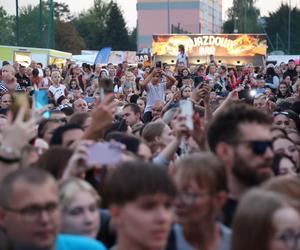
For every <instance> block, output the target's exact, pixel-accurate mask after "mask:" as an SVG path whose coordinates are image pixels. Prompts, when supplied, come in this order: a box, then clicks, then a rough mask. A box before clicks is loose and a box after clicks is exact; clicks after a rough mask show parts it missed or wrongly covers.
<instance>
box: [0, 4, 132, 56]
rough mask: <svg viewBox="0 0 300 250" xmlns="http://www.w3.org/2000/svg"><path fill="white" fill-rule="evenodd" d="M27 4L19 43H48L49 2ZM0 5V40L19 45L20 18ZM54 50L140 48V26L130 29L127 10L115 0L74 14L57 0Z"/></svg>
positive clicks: (21, 22)
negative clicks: (137, 46)
mask: <svg viewBox="0 0 300 250" xmlns="http://www.w3.org/2000/svg"><path fill="white" fill-rule="evenodd" d="M41 9H42V15H41V21H40V5H39V4H37V5H35V6H34V5H27V6H26V7H23V8H21V9H20V11H19V13H20V14H19V30H20V33H19V45H20V46H28V47H41V48H44V47H46V46H47V41H48V33H49V15H50V6H49V1H47V0H44V1H42V7H41ZM15 19H16V18H15V16H9V15H8V14H7V13H6V11H5V10H4V9H3V8H2V7H0V34H1V36H0V43H1V44H8V45H9V44H10V45H15V40H16V39H15V31H16V20H15ZM54 19H55V20H54V34H55V44H54V45H53V46H52V47H53V48H54V49H59V50H64V51H69V52H72V53H79V52H80V50H81V49H84V48H88V49H92V50H99V49H101V48H103V47H105V46H107V47H108V46H109V47H112V48H113V49H114V50H136V40H137V33H136V29H133V30H132V31H129V30H128V29H127V27H126V22H125V20H124V17H123V13H122V11H121V10H120V8H119V6H118V5H117V4H116V3H115V2H113V1H112V0H95V1H94V6H93V7H92V8H90V9H89V10H88V11H82V12H81V13H80V14H79V15H78V16H76V17H73V16H72V15H71V13H70V8H69V6H68V4H66V3H62V2H59V3H58V2H54Z"/></svg>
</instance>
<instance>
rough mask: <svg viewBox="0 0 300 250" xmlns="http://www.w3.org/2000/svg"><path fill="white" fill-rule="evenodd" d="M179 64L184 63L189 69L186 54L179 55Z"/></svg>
mask: <svg viewBox="0 0 300 250" xmlns="http://www.w3.org/2000/svg"><path fill="white" fill-rule="evenodd" d="M177 61H178V63H184V66H185V67H187V55H186V53H184V54H181V53H179V54H178V56H177Z"/></svg>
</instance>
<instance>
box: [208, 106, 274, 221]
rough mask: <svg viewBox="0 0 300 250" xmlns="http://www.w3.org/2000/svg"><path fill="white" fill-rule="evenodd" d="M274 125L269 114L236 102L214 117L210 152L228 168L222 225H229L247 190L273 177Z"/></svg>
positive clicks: (210, 133)
mask: <svg viewBox="0 0 300 250" xmlns="http://www.w3.org/2000/svg"><path fill="white" fill-rule="evenodd" d="M271 124H272V118H271V117H270V116H269V115H268V114H265V113H263V112H261V111H259V110H257V109H255V108H253V107H250V106H248V105H244V104H236V103H235V104H233V105H230V106H229V107H228V108H227V109H226V110H224V112H223V113H219V114H218V115H217V116H215V117H214V119H213V121H212V123H211V125H210V127H209V130H208V143H209V146H210V149H211V150H212V151H213V152H215V153H216V154H217V155H218V156H219V157H220V158H221V159H222V160H223V161H224V163H225V165H226V168H227V177H228V183H229V200H228V202H227V205H226V206H225V208H224V221H223V222H224V223H225V224H226V225H228V226H230V225H231V222H232V219H233V216H234V212H235V208H236V207H237V204H238V200H239V199H240V198H241V196H242V195H243V194H244V193H245V191H247V190H249V189H250V188H251V187H254V186H256V185H259V184H260V183H262V182H263V181H265V180H266V179H268V178H269V177H271V176H272V169H271V164H272V158H273V151H272V141H271V139H272V137H271V130H270V129H271Z"/></svg>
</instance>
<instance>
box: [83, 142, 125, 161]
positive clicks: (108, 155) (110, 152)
mask: <svg viewBox="0 0 300 250" xmlns="http://www.w3.org/2000/svg"><path fill="white" fill-rule="evenodd" d="M122 146H123V144H120V143H109V142H98V143H95V144H94V145H92V146H91V147H90V148H89V152H88V161H87V164H88V165H89V166H93V165H115V164H118V163H119V162H120V161H121V160H122V153H123V149H122Z"/></svg>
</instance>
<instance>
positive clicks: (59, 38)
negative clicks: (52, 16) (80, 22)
mask: <svg viewBox="0 0 300 250" xmlns="http://www.w3.org/2000/svg"><path fill="white" fill-rule="evenodd" d="M55 48H56V49H58V50H63V51H67V52H71V53H73V54H80V51H81V50H82V49H84V48H85V43H84V40H83V38H82V37H81V36H80V35H79V33H78V31H77V30H76V29H75V27H74V26H73V25H72V23H70V22H62V21H57V22H56V30H55Z"/></svg>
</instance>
